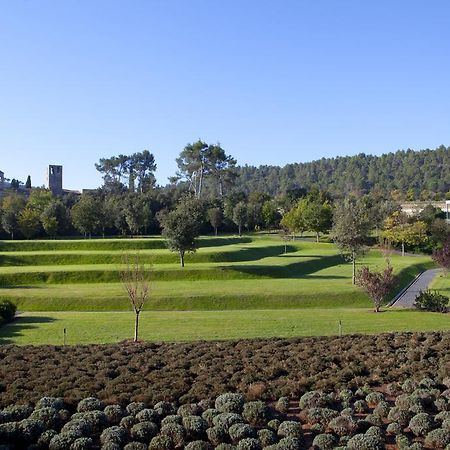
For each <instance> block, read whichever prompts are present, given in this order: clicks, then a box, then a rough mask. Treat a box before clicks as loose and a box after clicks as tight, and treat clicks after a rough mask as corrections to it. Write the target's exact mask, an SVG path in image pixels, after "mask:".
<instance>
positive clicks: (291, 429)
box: [278, 420, 303, 438]
mask: <svg viewBox="0 0 450 450" xmlns="http://www.w3.org/2000/svg"><path fill="white" fill-rule="evenodd" d="M278 436H280V437H289V438H291V437H292V438H300V437H302V436H303V430H302V426H301V424H300V423H299V422H294V421H292V420H285V421H284V422H281V423H280V426H279V427H278Z"/></svg>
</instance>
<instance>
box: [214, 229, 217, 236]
mask: <svg viewBox="0 0 450 450" xmlns="http://www.w3.org/2000/svg"><path fill="white" fill-rule="evenodd" d="M214 235H215V236H217V227H214Z"/></svg>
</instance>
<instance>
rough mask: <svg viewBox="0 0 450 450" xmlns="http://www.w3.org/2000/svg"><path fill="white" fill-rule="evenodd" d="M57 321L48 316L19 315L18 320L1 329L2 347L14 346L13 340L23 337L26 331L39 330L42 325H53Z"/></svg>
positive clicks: (0, 342) (0, 340) (0, 343)
mask: <svg viewBox="0 0 450 450" xmlns="http://www.w3.org/2000/svg"><path fill="white" fill-rule="evenodd" d="M55 320H56V319H54V318H53V317H46V316H31V317H30V316H22V315H20V314H19V315H18V316H16V318H15V319H14V320H13V321H12V322H10V323H8V324H5V325H3V326H1V327H0V345H6V344H14V341H13V338H14V337H17V336H21V335H22V334H23V333H22V332H23V331H24V330H31V329H33V328H38V327H39V325H40V324H43V323H52V322H54V321H55Z"/></svg>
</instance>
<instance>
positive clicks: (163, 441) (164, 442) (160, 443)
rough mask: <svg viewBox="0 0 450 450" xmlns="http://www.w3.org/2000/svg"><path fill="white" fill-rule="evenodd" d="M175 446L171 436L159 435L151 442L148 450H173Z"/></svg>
mask: <svg viewBox="0 0 450 450" xmlns="http://www.w3.org/2000/svg"><path fill="white" fill-rule="evenodd" d="M155 408H156V407H155ZM173 446H174V444H173V442H172V439H170V437H169V436H167V435H165V434H159V435H158V436H155V437H154V438H153V439H152V440H151V441H150V444H149V446H148V450H172V449H173Z"/></svg>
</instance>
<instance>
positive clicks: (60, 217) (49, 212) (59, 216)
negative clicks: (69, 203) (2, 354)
mask: <svg viewBox="0 0 450 450" xmlns="http://www.w3.org/2000/svg"><path fill="white" fill-rule="evenodd" d="M40 219H41V223H42V227H43V228H44V231H45V232H46V233H47V234H48V235H49V236H56V235H57V234H62V233H64V232H65V231H67V230H68V229H69V227H70V217H69V213H68V211H67V208H66V207H65V206H64V203H63V202H62V201H61V200H60V199H54V200H52V202H51V203H49V204H48V205H47V206H46V207H45V209H44V211H43V212H42V213H41V215H40Z"/></svg>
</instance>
